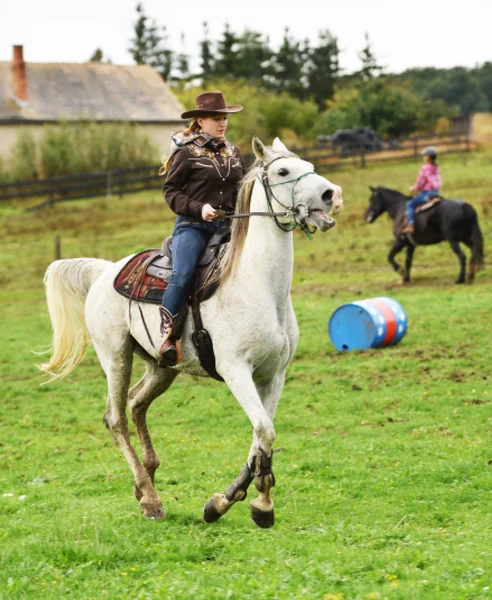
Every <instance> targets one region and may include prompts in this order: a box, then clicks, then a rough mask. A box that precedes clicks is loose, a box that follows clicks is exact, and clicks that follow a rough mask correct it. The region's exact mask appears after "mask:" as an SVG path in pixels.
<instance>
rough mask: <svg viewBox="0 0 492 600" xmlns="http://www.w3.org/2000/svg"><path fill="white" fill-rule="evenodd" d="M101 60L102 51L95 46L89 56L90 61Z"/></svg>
mask: <svg viewBox="0 0 492 600" xmlns="http://www.w3.org/2000/svg"><path fill="white" fill-rule="evenodd" d="M102 60H103V51H102V50H101V48H96V49H95V50H94V52H93V53H92V56H91V57H90V58H89V61H90V62H102Z"/></svg>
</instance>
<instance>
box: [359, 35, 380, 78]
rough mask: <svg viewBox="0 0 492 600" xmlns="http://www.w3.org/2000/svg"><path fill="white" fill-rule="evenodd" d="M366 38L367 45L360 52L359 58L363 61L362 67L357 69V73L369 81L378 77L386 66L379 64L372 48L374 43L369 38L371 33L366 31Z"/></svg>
mask: <svg viewBox="0 0 492 600" xmlns="http://www.w3.org/2000/svg"><path fill="white" fill-rule="evenodd" d="M364 38H365V41H366V45H365V46H364V48H362V50H361V51H360V52H359V58H360V60H361V62H362V68H361V69H360V71H357V75H358V76H359V77H360V78H361V79H362V80H363V81H368V80H369V79H373V78H374V77H377V76H378V75H380V74H381V73H382V72H383V71H384V67H383V66H381V65H379V64H378V62H377V59H376V56H375V54H374V52H373V50H372V44H371V41H370V39H369V34H368V33H365V34H364Z"/></svg>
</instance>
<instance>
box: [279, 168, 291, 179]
mask: <svg viewBox="0 0 492 600" xmlns="http://www.w3.org/2000/svg"><path fill="white" fill-rule="evenodd" d="M278 174H279V175H282V177H285V176H286V175H288V174H289V171H287V169H279V170H278Z"/></svg>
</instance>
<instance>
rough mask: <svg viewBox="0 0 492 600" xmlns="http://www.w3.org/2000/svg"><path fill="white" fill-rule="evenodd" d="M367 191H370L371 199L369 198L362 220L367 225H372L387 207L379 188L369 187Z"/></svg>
mask: <svg viewBox="0 0 492 600" xmlns="http://www.w3.org/2000/svg"><path fill="white" fill-rule="evenodd" d="M369 189H370V190H371V197H370V198H369V206H368V208H367V210H366V214H365V215H364V219H365V220H366V221H367V222H368V223H374V221H375V220H376V219H377V218H378V217H379V216H380V215H382V214H383V213H384V211H385V210H386V208H387V207H386V203H385V201H384V199H383V196H382V194H381V188H379V187H377V188H374V187H372V185H370V186H369Z"/></svg>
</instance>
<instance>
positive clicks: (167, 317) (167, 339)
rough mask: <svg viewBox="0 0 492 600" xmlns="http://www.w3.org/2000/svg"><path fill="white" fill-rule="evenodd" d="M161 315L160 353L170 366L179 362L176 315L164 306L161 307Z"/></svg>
mask: <svg viewBox="0 0 492 600" xmlns="http://www.w3.org/2000/svg"><path fill="white" fill-rule="evenodd" d="M159 313H160V315H161V335H162V341H161V347H160V350H159V354H160V355H161V356H162V362H163V363H165V364H166V365H168V366H174V365H175V364H176V363H177V362H178V351H177V349H176V340H175V339H174V338H173V329H174V317H173V315H172V314H171V313H170V312H169V311H168V310H167V308H164V307H163V306H161V307H159Z"/></svg>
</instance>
